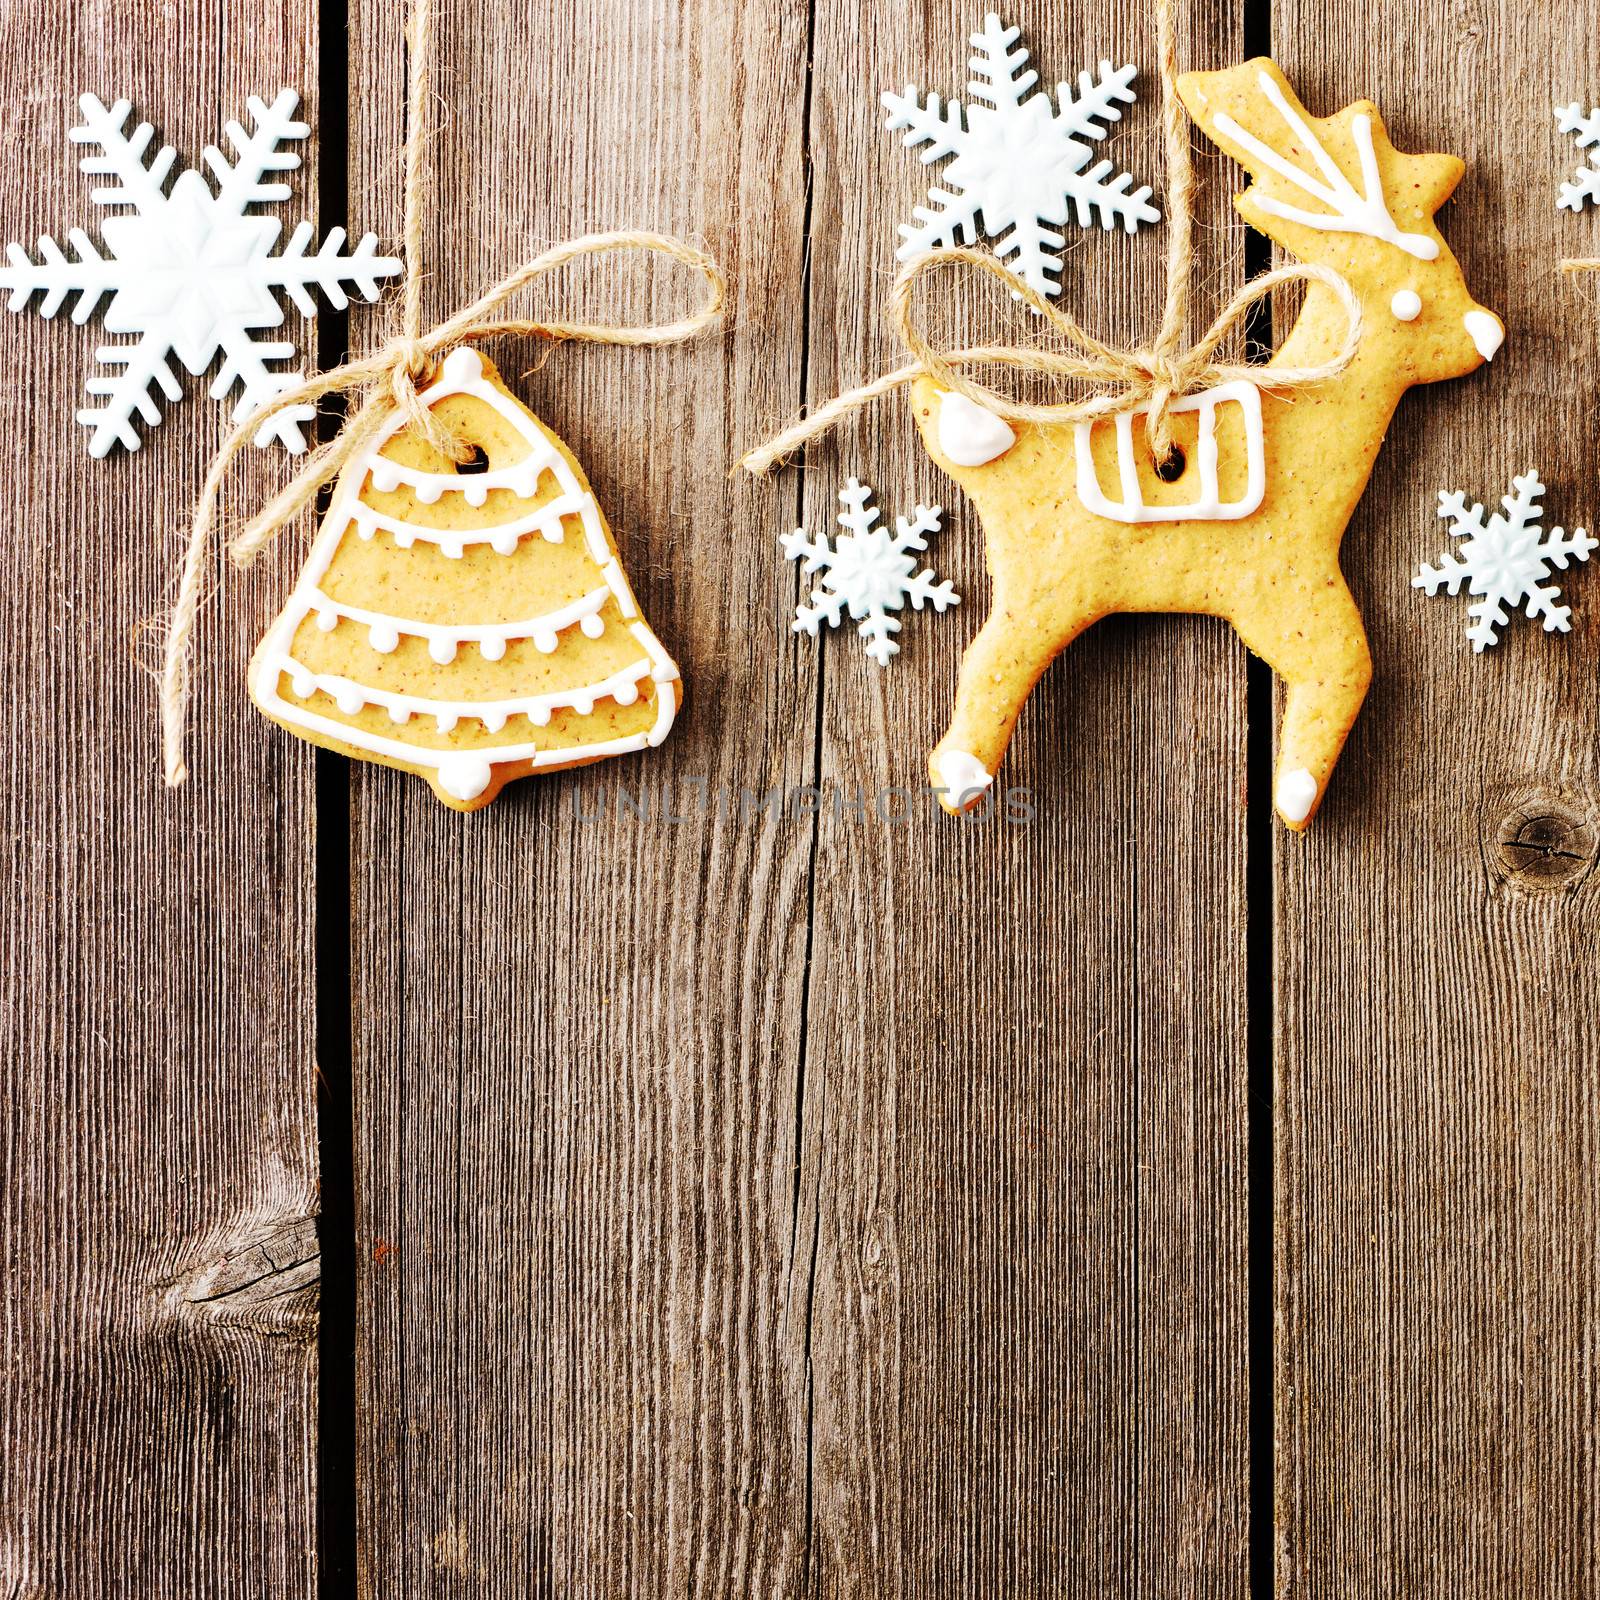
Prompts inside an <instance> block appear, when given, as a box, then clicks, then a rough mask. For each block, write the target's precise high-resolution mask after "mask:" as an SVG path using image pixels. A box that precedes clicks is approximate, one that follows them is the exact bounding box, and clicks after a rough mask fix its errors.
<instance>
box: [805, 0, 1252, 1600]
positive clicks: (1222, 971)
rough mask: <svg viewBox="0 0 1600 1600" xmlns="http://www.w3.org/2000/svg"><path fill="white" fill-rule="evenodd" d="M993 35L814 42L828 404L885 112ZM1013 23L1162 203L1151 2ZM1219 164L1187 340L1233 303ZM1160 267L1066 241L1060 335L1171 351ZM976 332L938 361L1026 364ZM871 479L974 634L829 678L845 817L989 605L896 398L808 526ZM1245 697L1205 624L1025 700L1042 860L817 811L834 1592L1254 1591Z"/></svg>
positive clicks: (898, 749)
mask: <svg viewBox="0 0 1600 1600" xmlns="http://www.w3.org/2000/svg"><path fill="white" fill-rule="evenodd" d="M1232 9H1233V8H1209V7H1207V8H1201V7H1194V8H1191V10H1192V13H1193V15H1192V19H1191V22H1190V24H1189V26H1190V32H1189V35H1188V37H1187V39H1186V40H1185V43H1184V54H1185V57H1186V59H1187V60H1188V61H1189V62H1190V63H1192V64H1194V65H1197V66H1211V65H1219V64H1222V63H1225V62H1227V61H1230V60H1233V59H1236V58H1237V57H1238V55H1239V53H1240V35H1239V27H1238V22H1237V19H1236V18H1235V17H1233V16H1231V15H1230V14H1229V13H1230V12H1231V11H1232ZM981 15H982V8H978V9H976V10H975V9H973V8H972V7H969V6H962V5H954V4H938V5H933V6H926V7H922V8H910V9H907V8H895V7H887V6H885V7H875V8H872V9H871V10H870V12H869V13H868V14H867V15H866V16H865V17H861V16H860V14H859V11H858V8H857V7H854V6H850V5H836V4H834V3H832V0H822V3H820V4H819V6H818V11H817V22H816V29H815V37H816V57H815V75H816V76H815V88H814V91H813V97H812V103H813V107H814V112H813V118H812V138H813V161H814V172H815V179H814V213H813V226H812V258H813V264H814V271H813V287H812V296H811V318H810V327H811V342H810V365H809V371H810V393H811V398H812V399H813V400H822V399H826V398H827V397H829V396H830V395H832V394H834V393H837V392H838V390H839V389H840V388H841V387H843V386H846V385H849V384H852V383H855V382H858V381H860V380H861V379H863V378H865V377H867V376H872V375H875V374H877V373H878V372H880V371H883V370H884V369H885V367H886V366H887V365H889V364H891V363H892V362H894V361H895V360H896V359H897V357H898V356H899V351H898V349H897V347H896V346H895V345H894V343H893V341H892V337H891V336H890V335H889V334H888V333H887V331H886V330H885V327H884V324H883V321H882V311H883V306H884V302H885V297H886V290H887V287H888V285H889V282H890V280H891V278H892V275H893V271H894V266H895V263H894V261H893V259H892V253H893V249H894V246H895V244H896V243H897V239H896V232H895V226H896V224H897V223H898V222H900V221H903V220H907V219H908V218H909V215H910V212H911V208H912V206H913V204H915V203H917V202H918V201H920V200H921V199H922V197H923V189H924V188H925V187H926V183H927V178H928V176H929V174H928V172H927V170H926V169H923V168H922V167H920V166H919V165H918V164H917V163H916V161H915V159H914V158H913V157H912V156H910V155H908V154H907V153H906V152H905V151H903V150H902V149H901V148H900V144H899V140H898V138H897V137H896V136H894V135H891V134H889V133H886V132H885V131H883V129H882V126H881V121H882V113H881V109H880V107H879V105H878V96H879V94H880V93H881V92H882V91H884V90H886V89H900V88H903V87H904V85H905V84H906V83H908V82H914V83H916V84H918V85H920V86H925V87H927V88H938V89H940V90H942V91H944V92H946V93H964V86H965V84H966V82H967V79H968V77H969V73H968V72H967V69H966V64H967V59H968V57H969V55H970V54H971V53H972V52H971V51H970V49H969V48H968V43H967V36H968V35H969V34H970V33H971V31H972V30H973V29H974V28H975V27H977V26H979V25H980V23H981ZM1005 17H1006V20H1007V21H1008V22H1016V23H1019V24H1020V25H1021V26H1022V27H1023V29H1024V35H1025V37H1024V42H1025V43H1026V44H1028V45H1029V46H1030V48H1031V49H1032V50H1033V53H1034V59H1033V62H1032V65H1033V66H1035V67H1036V68H1038V69H1039V71H1040V73H1041V75H1042V77H1043V78H1044V80H1045V81H1046V82H1047V83H1052V82H1054V81H1056V80H1057V79H1059V78H1063V77H1066V78H1072V79H1075V78H1076V75H1077V72H1078V70H1079V68H1081V67H1091V68H1092V67H1093V65H1094V64H1095V63H1096V62H1097V61H1098V60H1099V59H1100V58H1101V57H1102V56H1111V57H1113V58H1114V59H1116V60H1117V61H1119V62H1120V61H1123V60H1133V61H1136V62H1138V63H1140V64H1141V65H1142V67H1143V68H1144V69H1145V72H1144V75H1143V78H1142V82H1141V87H1142V90H1143V103H1142V104H1141V105H1140V106H1139V107H1138V108H1137V109H1136V110H1134V111H1132V112H1130V114H1129V116H1128V119H1127V121H1126V122H1125V123H1124V124H1122V125H1121V127H1120V128H1119V129H1118V132H1117V134H1116V137H1115V141H1114V144H1113V145H1112V146H1110V147H1109V150H1108V153H1109V154H1110V155H1111V156H1112V157H1113V159H1114V160H1115V161H1116V163H1117V165H1118V166H1119V167H1121V166H1123V165H1127V166H1129V167H1131V169H1132V170H1133V171H1134V172H1135V173H1136V174H1137V175H1138V176H1139V178H1140V180H1141V181H1146V180H1148V181H1152V182H1154V183H1155V184H1156V185H1157V187H1158V189H1159V188H1160V186H1161V183H1162V171H1161V165H1160V156H1159V147H1158V139H1157V135H1156V118H1155V116H1154V114H1153V109H1152V108H1153V105H1154V103H1155V99H1156V94H1157V87H1156V83H1155V79H1154V76H1153V65H1154V58H1155V45H1154V38H1153V33H1152V27H1151V18H1150V8H1149V7H1148V6H1147V5H1144V4H1138V3H1133V0H1097V3H1093V4H1086V5H1080V6H1076V7H1073V8H1065V9H1064V8H1062V7H1060V6H1048V5H1043V4H1028V5H1020V6H1013V7H1011V8H1010V9H1009V10H1008V11H1007V12H1006V14H1005ZM1202 163H1203V166H1202V170H1203V172H1204V174H1205V177H1206V180H1207V187H1206V190H1205V194H1204V197H1203V208H1204V209H1203V215H1202V227H1201V228H1200V230H1199V233H1198V237H1199V239H1200V240H1201V241H1202V246H1203V248H1204V249H1205V251H1206V257H1205V261H1204V264H1203V266H1202V267H1201V269H1200V272H1199V274H1198V277H1199V280H1200V282H1201V283H1202V284H1203V286H1204V292H1203V293H1202V295H1201V303H1200V304H1199V305H1198V306H1197V315H1196V321H1197V323H1199V322H1201V320H1202V319H1203V318H1205V317H1206V316H1208V315H1210V314H1211V311H1212V310H1213V309H1214V306H1215V303H1216V297H1217V292H1218V291H1219V290H1223V289H1227V288H1229V287H1231V286H1232V285H1234V284H1235V283H1237V282H1238V281H1239V279H1240V278H1241V277H1242V273H1243V250H1242V239H1243V234H1242V231H1241V230H1240V228H1239V227H1238V226H1237V225H1236V224H1235V223H1234V222H1232V220H1231V219H1230V217H1229V215H1228V211H1227V206H1226V200H1227V193H1228V191H1227V188H1226V187H1225V185H1224V184H1223V183H1220V182H1218V181H1217V179H1218V176H1219V169H1218V168H1217V167H1216V165H1215V164H1213V163H1209V162H1205V161H1204V158H1203V157H1202ZM1068 231H1069V232H1072V230H1071V229H1069V230H1068ZM1164 246H1165V241H1164V235H1163V234H1162V233H1161V232H1160V231H1156V232H1154V233H1149V234H1146V235H1145V236H1143V237H1141V238H1139V239H1138V240H1129V239H1127V238H1125V237H1124V236H1122V235H1121V234H1120V233H1119V234H1117V235H1104V234H1101V233H1100V232H1099V230H1098V229H1096V230H1093V231H1092V232H1090V233H1087V234H1084V235H1082V236H1079V235H1076V234H1075V233H1074V234H1073V245H1072V249H1071V253H1070V255H1069V258H1068V262H1067V266H1066V270H1065V273H1064V283H1065V285H1066V300H1067V302H1068V303H1070V304H1072V305H1074V306H1076V307H1077V308H1078V309H1079V310H1080V311H1081V312H1082V313H1083V314H1084V315H1085V317H1086V319H1087V321H1088V323H1089V325H1090V326H1092V327H1093V328H1095V329H1096V330H1098V331H1101V332H1104V333H1106V334H1109V335H1110V336H1111V337H1114V338H1118V339H1122V340H1133V339H1137V338H1141V337H1146V338H1147V337H1149V336H1150V335H1151V333H1152V332H1153V330H1154V326H1155V323H1156V321H1157V318H1158V316H1159V310H1160V303H1161V284H1162V277H1161V264H1162V260H1163V256H1164ZM973 298H974V297H972V296H970V295H968V294H966V293H963V295H962V297H961V303H960V306H959V314H952V316H951V317H950V318H948V319H938V324H937V325H939V326H942V327H943V328H945V329H946V330H947V333H948V334H949V335H950V336H952V337H956V338H958V339H959V340H960V341H961V342H966V341H967V340H968V339H969V338H981V337H983V336H986V335H989V334H1002V333H1006V334H1009V335H1010V336H1012V337H1027V336H1028V335H1029V334H1030V333H1031V331H1032V330H1031V329H1030V328H1029V326H1028V322H1027V319H1026V317H1025V316H1023V317H1018V316H1016V315H1014V314H1013V313H1012V311H1011V309H1010V308H1009V306H1003V302H999V301H996V302H985V303H984V305H983V306H982V307H981V308H979V309H978V310H976V311H975V309H974V305H973ZM1002 307H1003V309H1002ZM852 473H855V474H858V475H859V476H860V477H861V478H862V479H863V481H870V482H872V483H874V484H876V485H877V486H878V487H879V488H880V489H881V490H882V491H883V498H884V503H885V509H886V510H887V509H890V508H893V509H897V510H901V511H904V510H906V509H908V508H909V507H910V506H911V505H913V504H914V503H915V502H916V501H917V500H918V499H923V500H928V501H942V502H943V503H944V504H945V505H946V507H947V508H948V512H949V517H948V522H947V528H946V531H945V532H944V533H943V534H941V535H940V536H939V537H938V538H937V539H936V540H935V541H934V546H933V551H932V558H933V560H934V562H935V565H936V567H937V569H938V571H939V572H940V574H941V575H943V576H949V577H951V578H953V579H954V581H955V584H956V588H957V589H958V591H959V592H960V593H961V594H962V595H963V596H964V597H965V598H964V603H963V604H962V606H961V607H960V608H959V609H958V610H957V611H956V612H955V613H953V615H952V617H950V618H947V619H945V620H943V621H937V622H936V621H932V620H930V619H929V618H928V617H927V616H922V617H918V618H915V619H913V620H911V621H909V622H908V624H907V627H906V631H905V633H904V635H903V638H904V641H905V649H904V653H903V654H902V655H901V656H899V657H897V658H896V660H895V663H894V665H893V666H892V667H891V668H890V669H889V670H887V671H880V669H879V668H878V667H876V666H875V665H873V664H872V663H871V662H869V661H867V660H865V658H864V657H863V656H862V654H861V651H860V647H859V642H858V641H857V640H856V639H855V638H854V637H853V636H852V635H851V634H850V633H848V632H841V633H839V634H838V635H836V636H834V637H831V638H829V639H828V640H827V641H826V642H825V644H824V645H823V646H822V650H821V655H822V658H823V660H824V661H825V666H824V668H823V669H822V671H823V678H824V682H823V697H822V706H823V724H822V738H821V743H820V753H819V781H820V782H821V783H822V784H823V785H824V786H825V788H826V789H827V790H829V791H830V792H833V793H842V794H843V795H844V796H846V797H847V798H848V797H850V796H851V795H852V794H853V792H854V791H855V790H856V789H858V788H859V789H861V790H863V791H865V792H866V793H867V794H868V796H869V797H870V796H871V795H872V794H874V793H875V792H877V791H880V790H882V789H884V788H886V787H888V786H891V785H900V786H906V787H910V788H913V789H920V788H921V786H922V784H923V783H924V782H925V776H924V775H925V772H926V751H927V750H928V749H929V748H931V747H932V745H933V744H934V742H935V741H936V740H937V738H938V736H939V734H940V733H941V732H942V731H943V727H944V721H943V720H942V719H944V718H945V717H946V716H947V715H948V712H949V708H950V703H951V696H952V692H953V689H954V685H955V678H956V670H957V666H958V663H959V657H960V653H961V650H962V648H963V647H964V645H965V643H966V641H967V640H968V639H970V637H971V636H972V634H973V633H974V632H975V631H976V629H977V627H978V625H979V623H980V622H981V620H982V618H983V615H984V613H985V610H986V608H987V601H988V584H987V580H986V578H985V575H984V572H983V566H982V553H981V543H980V536H979V530H978V526H977V520H976V517H975V516H974V515H973V514H972V512H971V511H970V510H969V508H968V507H967V506H966V505H965V504H964V503H963V502H962V499H961V496H960V494H959V491H957V490H956V489H955V488H954V487H953V486H952V485H951V484H949V483H948V482H947V481H945V480H943V479H942V477H941V476H940V474H939V473H938V472H937V471H935V470H934V469H933V467H932V466H931V464H930V463H929V462H928V461H927V459H926V457H925V455H924V454H923V452H922V450H921V447H920V445H919V444H918V443H917V441H916V437H915V434H914V432H913V429H912V427H911V425H910V419H909V417H908V415H907V413H906V409H905V406H904V402H902V403H901V404H900V405H898V406H896V405H892V404H891V405H886V406H884V407H882V408H881V409H879V410H878V411H876V412H874V413H873V414H872V415H871V416H870V417H869V418H868V419H866V420H864V421H862V422H861V423H860V424H859V425H857V426H855V427H852V428H847V429H841V430H840V432H839V433H838V434H837V435H836V436H834V437H833V438H832V439H830V440H829V441H828V442H827V443H825V444H823V445H821V446H818V447H813V449H812V451H811V453H810V457H809V468H808V471H807V474H806V478H805V497H804V514H805V518H806V520H807V522H808V524H809V525H810V526H811V527H813V528H817V529H820V528H822V527H824V526H826V525H827V524H828V522H829V521H830V520H831V518H832V516H833V514H834V512H835V510H836V503H835V501H834V496H835V495H836V493H837V491H838V489H839V487H840V486H841V484H842V483H843V481H844V479H845V478H846V477H848V476H849V475H850V474H852ZM1244 666H1245V658H1244V654H1243V651H1242V649H1241V648H1240V647H1239V645H1238V644H1237V643H1236V642H1235V641H1234V640H1233V639H1232V637H1231V636H1230V635H1228V634H1226V633H1225V632H1224V630H1223V629H1222V628H1221V626H1220V625H1218V624H1216V623H1213V622H1209V621H1198V620H1195V619H1189V618H1182V619H1155V618H1136V619H1121V620H1118V621H1115V622H1112V623H1107V624H1102V625H1101V626H1099V627H1097V628H1095V629H1093V630H1092V631H1091V632H1090V634H1089V635H1087V636H1086V637H1085V638H1083V639H1081V640H1080V641H1079V642H1078V643H1076V644H1075V645H1074V646H1073V647H1072V649H1071V651H1070V652H1069V653H1068V654H1067V655H1066V656H1065V657H1064V658H1063V660H1062V661H1061V662H1060V663H1058V664H1057V666H1056V667H1054V668H1053V669H1052V670H1051V671H1050V673H1049V674H1048V675H1047V676H1046V678H1045V680H1044V681H1043V683H1041V685H1040V687H1039V688H1038V689H1037V690H1036V691H1035V693H1034V695H1033V698H1032V700H1031V702H1030V704H1029V706H1028V709H1027V713H1026V715H1025V719H1024V725H1023V728H1022V731H1021V734H1020V736H1019V738H1018V740H1017V742H1016V743H1015V744H1014V745H1013V747H1012V751H1011V754H1010V756H1009V758H1008V764H1007V767H1006V769H1005V772H1004V775H1003V778H1002V782H1008V783H1010V784H1013V785H1018V786H1022V787H1024V788H1026V789H1028V790H1030V791H1031V793H1032V798H1033V803H1034V804H1035V805H1036V807H1037V818H1036V820H1035V821H1034V822H1033V823H1032V825H1031V826H1025V827H1022V826H1010V825H1007V824H1006V823H1004V822H1000V821H996V822H991V823H989V824H988V825H986V826H983V825H973V824H970V823H961V822H956V821H952V820H951V819H949V818H946V817H943V816H940V815H930V814H928V812H927V811H926V809H925V808H919V810H918V812H917V813H916V814H915V815H914V816H913V817H912V819H911V820H910V821H909V822H908V823H906V825H904V826H900V827H887V826H884V825H883V824H881V823H880V822H877V821H875V820H874V821H868V822H867V823H864V824H863V823H860V822H856V821H854V820H852V819H851V818H849V817H848V815H846V816H842V817H841V816H839V815H838V814H836V812H835V811H834V810H833V808H832V807H831V806H826V807H825V808H824V813H823V816H822V817H821V818H820V819H819V823H818V830H817V835H818V837H817V865H816V874H815V884H816V887H815V901H816V904H815V916H814V923H813V930H812V952H813V959H812V969H811V976H810V982H809V984H808V986H807V1001H808V1009H807V1038H806V1057H805V1079H804V1100H803V1105H802V1115H801V1119H800V1128H801V1140H802V1143H801V1183H802V1193H801V1205H800V1216H799V1232H800V1234H801V1244H800V1247H799V1249H798V1250H797V1257H798V1259H799V1261H800V1263H801V1266H802V1268H803V1267H804V1266H805V1265H806V1263H807V1262H808V1261H809V1262H810V1264H811V1271H810V1282H809V1287H808V1295H807V1306H808V1312H807V1317H806V1328H805V1350H806V1354H807V1358H808V1364H809V1368H810V1371H811V1373H812V1375H813V1386H814V1395H813V1401H812V1404H813V1411H814V1417H813V1427H812V1439H813V1468H814V1481H813V1485H812V1490H811V1495H810V1500H811V1504H812V1507H813V1516H814V1527H813V1530H812V1534H811V1537H810V1540H809V1562H810V1569H811V1571H810V1578H811V1587H812V1590H813V1591H814V1592H817V1593H822V1594H860V1595H863V1596H866V1595H881V1594H890V1593H904V1594H933V1593H939V1594H945V1593H950V1594H954V1593H963V1594H1004V1593H1015V1594H1046V1593H1049V1594H1071V1595H1101V1594H1106V1593H1128V1594H1179V1593H1182V1594H1217V1595H1240V1594H1243V1593H1244V1592H1245V1587H1246V1583H1247V1573H1246V1567H1247V1551H1246V1542H1247V1531H1248V1529H1247V1524H1248V1507H1247V1475H1248V1461H1249V1449H1248V1440H1247V1428H1246V1409H1247V1405H1246V1387H1247V1353H1246V1326H1245V1323H1246V1309H1245V1300H1246V1293H1245V1245H1246V1224H1245V1202H1246V1196H1245V1175H1246V1172H1245V1169H1246V1161H1245V1141H1246V1122H1247V1118H1246V1107H1245V1089H1246V1061H1245V1050H1244V1026H1245V995H1244V926H1243V921H1244V874H1245V840H1244V792H1243V790H1244V749H1245V718H1244V698H1245V696H1244V681H1245V672H1244Z"/></svg>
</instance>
